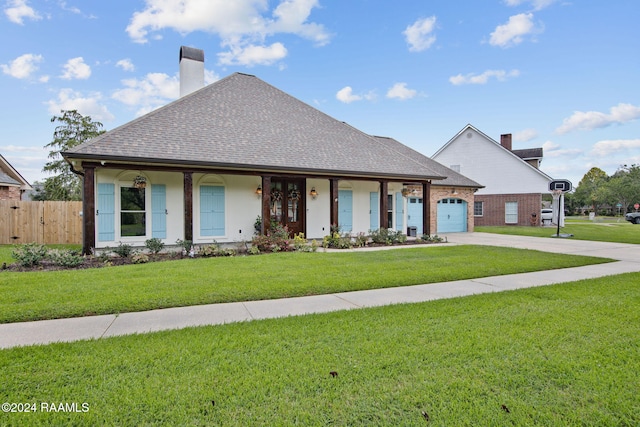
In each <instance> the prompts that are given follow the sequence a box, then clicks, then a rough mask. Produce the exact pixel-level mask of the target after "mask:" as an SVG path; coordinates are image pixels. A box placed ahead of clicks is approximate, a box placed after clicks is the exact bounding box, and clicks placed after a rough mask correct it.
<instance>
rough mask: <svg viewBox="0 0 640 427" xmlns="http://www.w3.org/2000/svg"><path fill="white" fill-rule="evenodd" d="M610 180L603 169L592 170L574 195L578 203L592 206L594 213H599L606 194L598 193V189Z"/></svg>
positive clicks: (581, 181)
mask: <svg viewBox="0 0 640 427" xmlns="http://www.w3.org/2000/svg"><path fill="white" fill-rule="evenodd" d="M608 179H609V176H608V175H607V173H606V172H605V171H603V170H602V169H600V168H596V167H594V168H591V169H590V170H589V172H587V173H586V174H585V175H584V176H583V177H582V179H581V180H580V183H579V184H578V186H577V187H576V191H575V194H574V197H575V199H576V201H577V202H579V203H580V204H582V205H583V206H591V208H592V209H593V212H598V208H599V207H600V205H602V204H603V203H605V201H604V200H602V197H604V196H605V194H604V193H603V192H602V191H600V192H598V188H599V187H601V186H603V185H604V184H605V183H606V182H607V180H608Z"/></svg>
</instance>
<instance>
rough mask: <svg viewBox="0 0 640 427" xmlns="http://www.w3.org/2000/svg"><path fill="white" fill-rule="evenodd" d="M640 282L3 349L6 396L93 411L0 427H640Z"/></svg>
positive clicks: (0, 379)
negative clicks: (124, 426) (68, 405)
mask: <svg viewBox="0 0 640 427" xmlns="http://www.w3.org/2000/svg"><path fill="white" fill-rule="evenodd" d="M639 282H640V274H639V273H633V274H625V275H619V276H613V277H607V278H601V279H592V280H586V281H580V282H573V283H570V284H563V285H553V286H546V287H540V288H531V289H524V290H518V291H511V292H502V293H497V294H485V295H477V296H471V297H465V298H456V299H449V300H439V301H433V302H428V303H421V304H411V305H396V306H388V307H380V308H372V309H366V310H355V311H345V312H335V313H330V314H321V315H320V314H319V315H309V316H302V317H294V318H284V319H272V320H265V321H257V322H247V323H237V324H229V325H224V326H217V327H201V328H191V329H186V330H181V331H169V332H161V333H153V334H145V335H139V336H127V337H118V338H111V339H102V340H98V341H87V342H78V343H70V344H53V345H47V346H36V347H25V348H15V349H10V350H3V351H0V383H2V385H3V386H2V389H1V390H0V396H1V398H2V401H3V402H34V403H35V404H36V405H37V407H38V408H40V405H41V402H47V403H59V402H63V403H73V402H76V403H77V404H78V407H80V405H81V404H82V403H87V404H88V411H87V412H80V413H51V412H48V413H45V412H42V411H38V412H37V413H28V414H26V413H4V414H0V424H3V425H21V426H23V425H148V426H150V425H217V426H245V425H269V426H293V425H304V426H325V425H335V426H390V425H402V426H425V425H429V426H449V425H456V426H475V425H486V426H493V425H517V426H533V425H537V426H559V425H583V426H596V425H616V426H632V425H640V326H639V325H640V287H639V286H638V283H639ZM331 371H335V372H337V373H338V375H337V376H336V377H332V376H331V375H329V373H330V372H331ZM212 402H213V403H212ZM504 408H506V409H508V411H509V412H507V411H506V410H505V409H504ZM423 411H424V412H425V413H427V414H428V416H429V419H430V421H429V422H428V423H427V422H426V421H425V418H424V416H423V415H422V412H423Z"/></svg>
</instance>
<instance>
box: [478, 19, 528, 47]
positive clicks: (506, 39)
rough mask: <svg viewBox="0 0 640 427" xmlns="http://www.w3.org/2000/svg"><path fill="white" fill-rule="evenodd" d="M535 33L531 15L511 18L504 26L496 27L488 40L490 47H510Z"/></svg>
mask: <svg viewBox="0 0 640 427" xmlns="http://www.w3.org/2000/svg"><path fill="white" fill-rule="evenodd" d="M534 31H535V26H534V24H533V13H520V14H518V15H514V16H511V17H510V18H509V21H508V22H507V23H506V24H504V25H498V26H497V27H496V29H495V31H494V32H493V33H491V38H490V39H489V44H491V45H492V46H500V47H510V46H513V45H516V44H519V43H522V41H523V37H524V36H525V35H527V34H530V33H532V32H534Z"/></svg>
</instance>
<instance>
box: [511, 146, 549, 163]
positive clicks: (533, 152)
mask: <svg viewBox="0 0 640 427" xmlns="http://www.w3.org/2000/svg"><path fill="white" fill-rule="evenodd" d="M511 152H512V153H513V154H515V155H516V156H518V157H520V158H521V159H523V160H527V159H541V158H542V147H539V148H522V149H519V150H511Z"/></svg>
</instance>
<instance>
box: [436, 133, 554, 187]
mask: <svg viewBox="0 0 640 427" xmlns="http://www.w3.org/2000/svg"><path fill="white" fill-rule="evenodd" d="M433 159H434V160H436V161H437V162H439V163H442V164H443V165H445V166H448V167H459V172H460V173H461V174H462V175H464V176H466V177H468V178H471V179H472V180H474V181H477V182H479V183H480V184H482V185H484V186H485V188H483V189H481V190H479V191H478V193H477V194H479V195H481V194H521V193H544V192H547V191H548V184H549V181H551V177H549V176H548V175H546V174H545V173H544V172H542V171H540V170H538V169H536V168H534V167H533V166H531V165H530V164H528V163H527V162H525V161H524V160H522V159H521V158H520V157H518V156H517V155H515V154H514V153H512V152H511V151H509V150H507V149H506V148H504V147H502V146H501V145H500V144H499V143H497V142H496V141H494V140H492V139H491V138H489V137H488V136H487V135H485V134H483V133H482V132H480V131H478V130H477V129H475V128H474V127H473V126H471V125H468V126H467V127H465V128H464V129H463V130H462V131H461V132H459V133H458V134H457V135H456V136H455V137H454V138H453V139H451V140H450V141H449V142H447V144H445V145H444V146H443V147H442V148H441V149H440V150H438V151H437V152H436V153H435V154H434V155H433Z"/></svg>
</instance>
